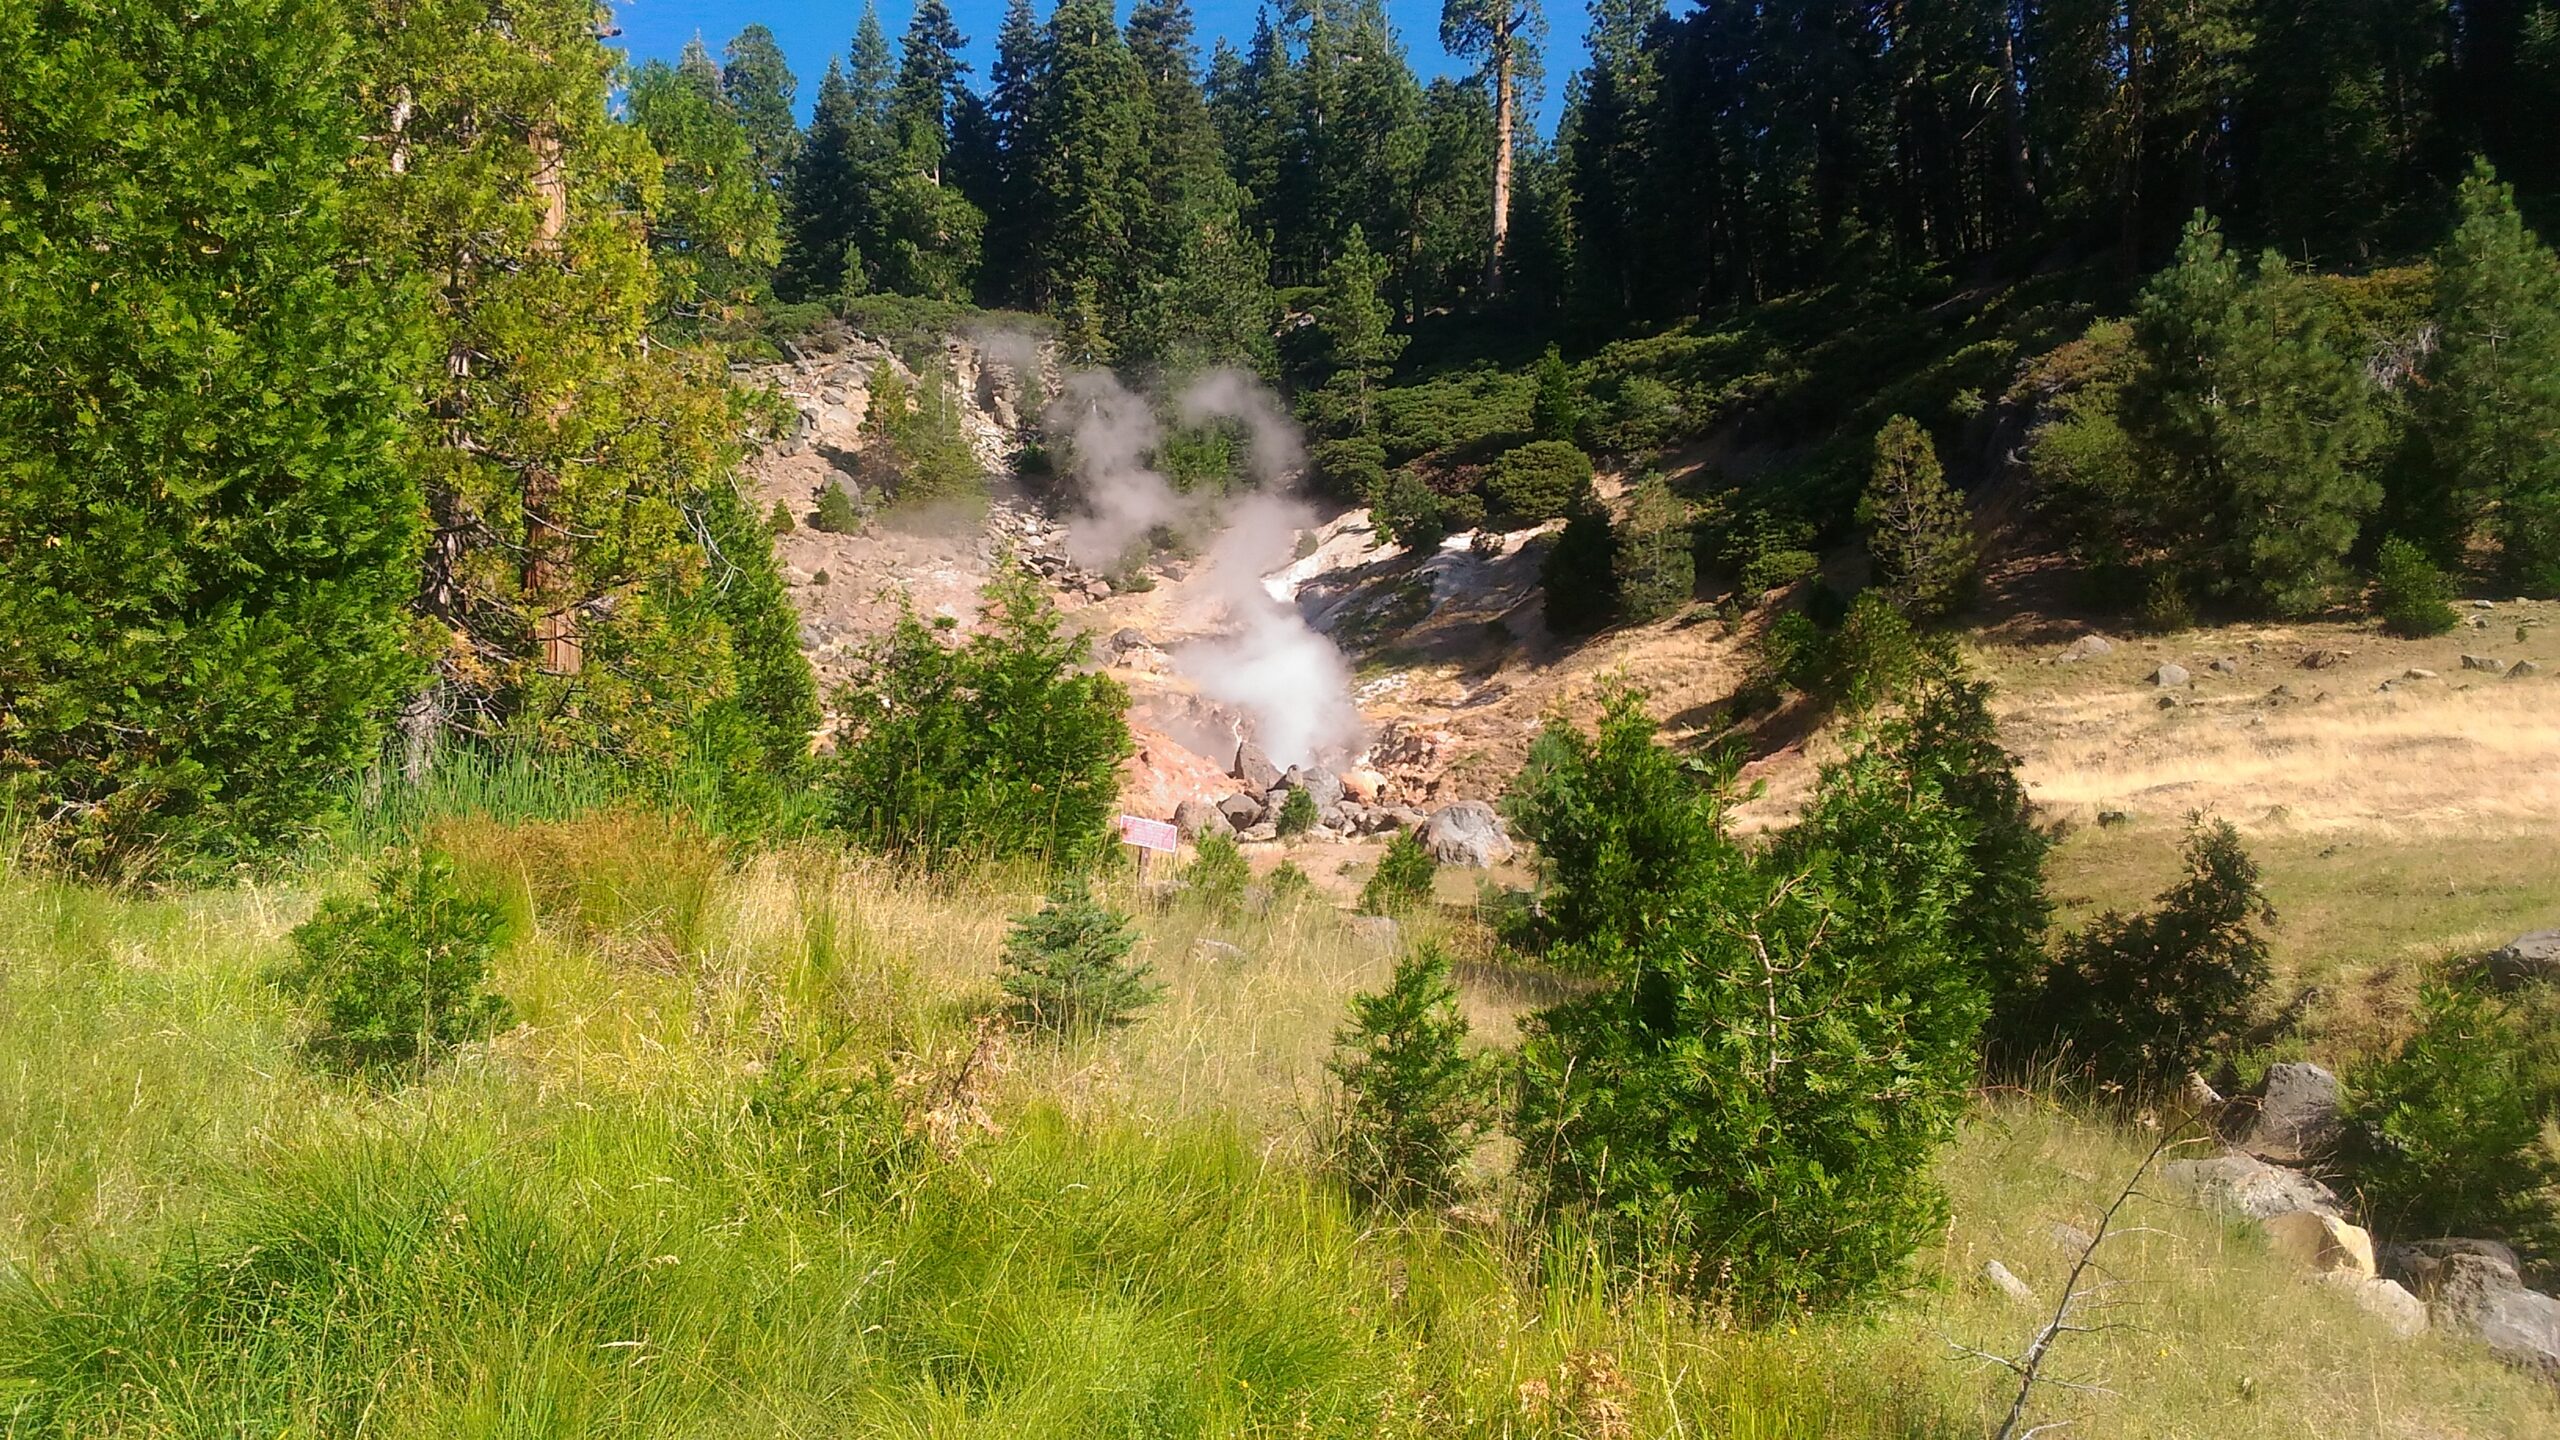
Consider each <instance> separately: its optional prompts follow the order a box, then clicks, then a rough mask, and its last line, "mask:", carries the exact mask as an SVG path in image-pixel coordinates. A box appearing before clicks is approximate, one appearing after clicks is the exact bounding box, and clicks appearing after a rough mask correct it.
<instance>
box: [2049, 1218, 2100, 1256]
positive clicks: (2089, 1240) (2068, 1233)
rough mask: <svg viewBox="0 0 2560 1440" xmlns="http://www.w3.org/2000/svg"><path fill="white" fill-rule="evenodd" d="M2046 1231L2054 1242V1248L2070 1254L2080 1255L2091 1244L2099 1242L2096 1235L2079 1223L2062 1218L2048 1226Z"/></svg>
mask: <svg viewBox="0 0 2560 1440" xmlns="http://www.w3.org/2000/svg"><path fill="white" fill-rule="evenodd" d="M2044 1233H2045V1238H2046V1239H2048V1240H2051V1241H2052V1242H2053V1248H2054V1249H2056V1250H2060V1251H2062V1252H2063V1253H2065V1254H2068V1255H2078V1254H2080V1253H2082V1252H2084V1251H2086V1250H2087V1249H2088V1248H2089V1247H2090V1246H2091V1245H2094V1244H2096V1243H2097V1237H2096V1236H2094V1235H2091V1234H2090V1233H2089V1232H2088V1231H2086V1230H2083V1229H2081V1228H2080V1227H2079V1226H2077V1225H2072V1224H2068V1223H2066V1222H2064V1221H2061V1220H2056V1221H2054V1222H2053V1223H2052V1224H2051V1225H2048V1226H2046V1227H2045V1232H2044Z"/></svg>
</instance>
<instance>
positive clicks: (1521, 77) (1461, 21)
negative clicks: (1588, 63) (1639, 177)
mask: <svg viewBox="0 0 2560 1440" xmlns="http://www.w3.org/2000/svg"><path fill="white" fill-rule="evenodd" d="M1545 28H1546V22H1545V21H1544V20H1543V19H1541V18H1540V17H1539V14H1538V7H1537V0H1442V3H1441V7H1440V44H1441V46H1442V48H1444V49H1446V50H1447V51H1448V52H1449V53H1450V54H1452V55H1456V56H1460V57H1463V58H1468V59H1473V60H1475V61H1477V62H1478V64H1479V66H1480V67H1481V69H1480V72H1479V73H1480V77H1481V78H1482V79H1483V80H1484V81H1485V82H1486V83H1487V84H1488V85H1489V86H1490V87H1491V89H1492V91H1493V235H1492V249H1491V256H1490V259H1489V260H1488V261H1487V264H1486V272H1485V291H1486V293H1487V294H1488V295H1489V296H1491V297H1492V298H1495V299H1499V298H1501V296H1502V287H1503V263H1504V260H1505V259H1506V256H1505V253H1504V252H1505V250H1506V247H1507V245H1508V243H1509V239H1510V234H1511V178H1512V160H1513V151H1514V149H1515V146H1516V143H1517V141H1516V136H1517V132H1518V130H1519V128H1520V104H1521V90H1522V87H1523V86H1526V85H1534V84H1535V83H1536V82H1537V77H1538V38H1539V36H1540V34H1541V33H1542V32H1543V31H1544V30H1545Z"/></svg>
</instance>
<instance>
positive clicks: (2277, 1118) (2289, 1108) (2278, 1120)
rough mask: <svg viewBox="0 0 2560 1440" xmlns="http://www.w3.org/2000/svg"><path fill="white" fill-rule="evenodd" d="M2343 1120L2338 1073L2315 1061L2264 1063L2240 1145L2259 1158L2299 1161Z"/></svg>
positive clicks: (2325, 1142)
mask: <svg viewBox="0 0 2560 1440" xmlns="http://www.w3.org/2000/svg"><path fill="white" fill-rule="evenodd" d="M2345 1123H2346V1122H2345V1120H2344V1119H2343V1118H2342V1115H2341V1112H2340V1109H2339V1104H2338V1077H2337V1076H2335V1075H2332V1074H2330V1073H2329V1072H2328V1071H2326V1070H2323V1069H2321V1068H2320V1067H2319V1066H2317V1065H2313V1064H2309V1063H2306V1062H2303V1061H2298V1060H2297V1061H2287V1062H2285V1063H2284V1064H2281V1065H2270V1066H2268V1067H2267V1078H2266V1080H2265V1081H2264V1082H2263V1083H2262V1084H2260V1085H2259V1087H2258V1093H2257V1095H2256V1096H2255V1097H2254V1099H2253V1101H2252V1102H2251V1104H2250V1106H2249V1124H2248V1128H2247V1129H2246V1130H2245V1131H2243V1132H2242V1133H2241V1135H2240V1138H2239V1144H2240V1148H2241V1149H2243V1150H2246V1151H2247V1152H2249V1153H2250V1154H2252V1155H2255V1156H2257V1157H2258V1158H2259V1159H2261V1160H2272V1161H2275V1162H2277V1163H2278V1164H2299V1163H2301V1162H2303V1161H2305V1160H2311V1159H2315V1158H2317V1157H2318V1156H2320V1155H2321V1154H2322V1153H2323V1152H2325V1151H2327V1150H2328V1148H2329V1146H2330V1145H2331V1144H2332V1143H2334V1142H2335V1141H2336V1140H2337V1138H2338V1131H2339V1129H2340V1128H2341V1127H2342V1126H2343V1125H2344V1124H2345Z"/></svg>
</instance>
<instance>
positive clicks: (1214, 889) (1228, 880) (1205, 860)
mask: <svg viewBox="0 0 2560 1440" xmlns="http://www.w3.org/2000/svg"><path fill="white" fill-rule="evenodd" d="M1252 881H1253V867H1252V866H1250V865H1248V864H1246V863H1245V858H1244V852H1243V851H1241V850H1239V849H1237V848H1236V842H1235V841H1234V840H1233V839H1231V838H1230V837H1228V836H1225V835H1216V834H1208V835H1202V836H1201V837H1200V838H1199V840H1198V841H1197V842H1196V849H1195V850H1194V853H1193V855H1192V857H1191V863H1190V864H1189V865H1187V866H1185V867H1184V868H1183V871H1182V888H1183V889H1184V890H1185V891H1186V892H1188V893H1189V894H1190V895H1191V896H1192V898H1194V899H1196V900H1198V901H1200V902H1201V903H1202V904H1204V905H1207V906H1208V907H1209V908H1211V909H1213V910H1220V911H1226V910H1233V909H1235V908H1236V906H1237V905H1239V904H1241V903H1242V902H1243V900H1244V891H1245V887H1246V886H1247V885H1249V884H1251V883H1252Z"/></svg>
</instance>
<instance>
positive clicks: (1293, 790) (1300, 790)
mask: <svg viewBox="0 0 2560 1440" xmlns="http://www.w3.org/2000/svg"><path fill="white" fill-rule="evenodd" d="M1323 819H1324V812H1323V811H1321V810H1319V809H1317V808H1316V797H1314V796H1313V795H1310V794H1308V793H1307V791H1306V787H1305V786H1303V785H1292V786H1290V787H1289V798H1287V799H1285V800H1283V801H1281V802H1280V814H1279V817H1278V818H1277V819H1276V820H1274V821H1273V822H1272V828H1273V829H1275V830H1277V831H1278V832H1279V833H1280V834H1282V835H1304V834H1306V833H1307V832H1308V831H1310V830H1313V829H1314V828H1316V825H1317V823H1318V822H1320V821H1322V820H1323Z"/></svg>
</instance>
